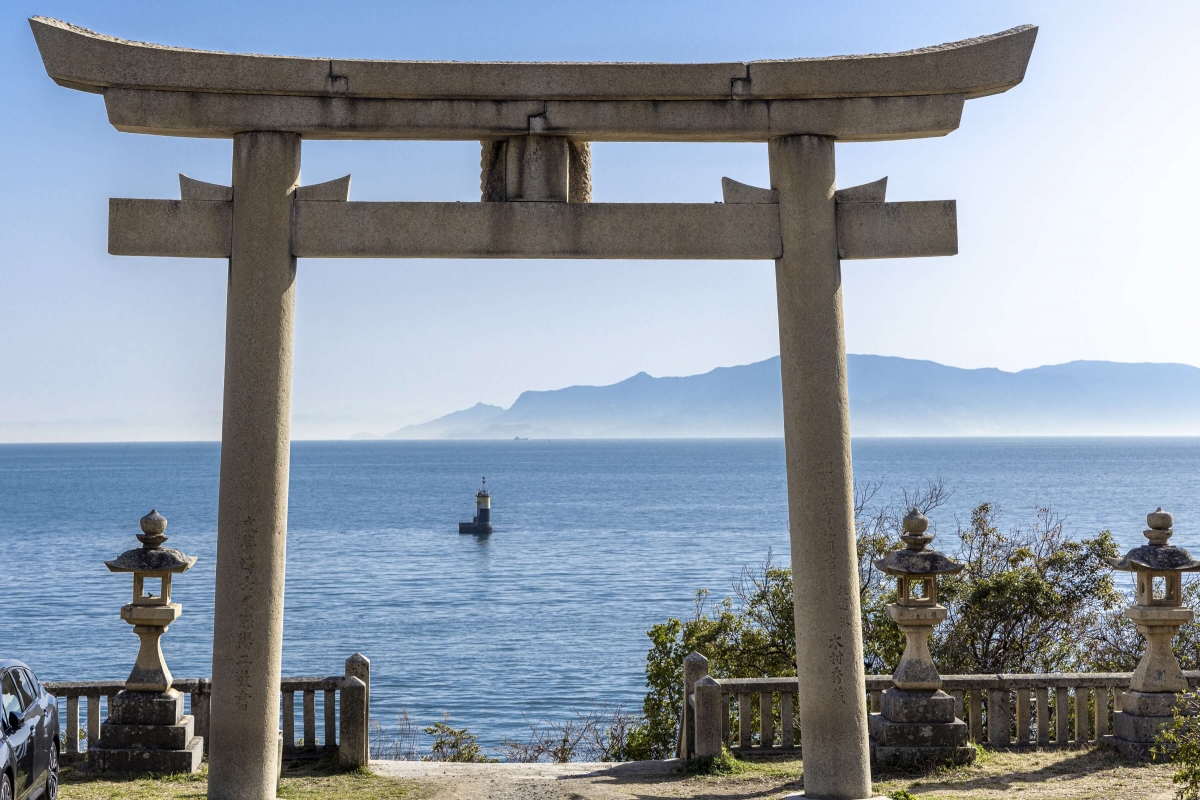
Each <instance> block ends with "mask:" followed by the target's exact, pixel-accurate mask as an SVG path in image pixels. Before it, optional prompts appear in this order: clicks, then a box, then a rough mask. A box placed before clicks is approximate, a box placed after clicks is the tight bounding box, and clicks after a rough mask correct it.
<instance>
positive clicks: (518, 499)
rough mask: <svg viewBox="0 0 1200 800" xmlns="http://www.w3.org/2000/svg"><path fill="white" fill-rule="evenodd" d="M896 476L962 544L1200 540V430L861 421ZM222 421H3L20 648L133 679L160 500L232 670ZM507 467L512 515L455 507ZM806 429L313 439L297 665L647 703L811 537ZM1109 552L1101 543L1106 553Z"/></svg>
mask: <svg viewBox="0 0 1200 800" xmlns="http://www.w3.org/2000/svg"><path fill="white" fill-rule="evenodd" d="M852 444H853V450H854V467H855V477H856V480H857V481H859V482H870V483H874V484H878V485H879V487H880V489H879V493H878V495H877V496H876V497H877V500H885V499H887V498H891V497H894V496H895V495H896V494H898V493H899V491H900V490H901V489H903V488H913V487H916V486H920V485H922V484H924V483H925V482H926V481H929V480H937V479H944V480H945V481H946V484H947V486H948V488H949V489H950V490H951V491H952V492H953V495H952V497H951V499H950V502H949V503H948V504H947V505H946V506H945V507H943V508H941V509H939V510H938V511H936V512H934V513H933V514H932V515H931V516H932V521H933V530H934V532H935V534H937V536H938V538H937V539H936V540H935V542H934V545H933V546H934V547H941V548H943V549H946V550H948V551H952V550H953V546H954V541H953V534H954V532H955V530H956V528H957V526H958V525H966V524H967V523H968V522H969V514H970V510H971V508H973V507H974V506H975V505H978V504H979V503H981V502H991V503H994V504H995V505H997V506H998V507H999V508H1000V519H1001V522H1002V525H1004V526H1006V527H1011V526H1013V525H1019V524H1021V525H1023V524H1029V523H1031V522H1032V521H1033V520H1034V519H1035V516H1036V513H1037V509H1038V508H1039V507H1042V506H1048V507H1050V508H1051V509H1053V510H1054V511H1055V512H1056V513H1058V514H1060V515H1062V517H1063V519H1064V524H1065V526H1066V529H1067V531H1068V532H1069V533H1070V535H1072V536H1076V537H1081V536H1090V535H1093V534H1095V533H1096V532H1098V531H1099V530H1102V529H1108V530H1111V531H1112V532H1113V534H1114V536H1115V537H1116V538H1117V540H1118V542H1119V543H1120V544H1121V546H1122V548H1130V547H1133V546H1136V545H1138V544H1140V543H1142V542H1143V541H1144V540H1143V538H1142V530H1143V529H1144V528H1145V515H1146V513H1147V512H1149V511H1152V510H1154V508H1155V507H1157V506H1160V505H1161V506H1162V507H1163V508H1165V509H1166V510H1168V511H1172V512H1173V513H1174V514H1175V520H1176V536H1175V539H1173V542H1172V543H1174V544H1179V545H1182V546H1185V547H1192V548H1193V549H1194V552H1195V549H1196V548H1200V537H1198V536H1197V531H1198V530H1200V437H1014V438H1000V437H945V438H940V437H939V438H932V437H922V438H898V437H886V438H866V437H856V438H855V439H854V440H853V443H852ZM219 454H220V448H219V444H218V443H216V442H175V443H84V444H65V443H51V444H0V555H2V556H3V558H0V565H2V566H0V575H2V576H3V578H4V580H5V583H6V585H7V587H8V592H9V598H10V602H9V609H8V613H7V614H6V617H5V623H4V625H3V626H2V627H0V630H3V631H4V636H3V647H2V648H0V656H5V657H16V658H21V659H23V660H25V661H27V662H29V663H30V664H31V665H32V666H33V667H34V668H35V669H36V670H37V672H38V674H39V675H40V676H41V677H42V678H43V679H44V680H99V679H106V680H111V679H123V678H124V677H125V675H127V674H128V671H129V669H130V667H131V666H132V663H133V658H134V655H135V654H136V652H137V637H136V636H135V635H134V634H133V633H132V630H131V629H130V627H129V626H128V625H127V624H125V623H124V622H122V621H121V620H120V619H119V617H118V610H119V608H120V606H121V605H122V604H123V603H125V602H127V601H128V598H129V594H130V591H131V588H130V587H131V583H132V582H131V580H130V578H129V576H127V575H117V574H110V573H109V572H108V571H107V569H106V568H105V567H104V565H103V562H104V561H105V560H107V559H111V558H113V557H115V556H116V555H118V554H119V553H121V552H122V551H124V550H127V549H130V548H132V547H136V546H138V543H137V541H136V540H135V539H134V534H135V533H137V532H138V519H139V518H140V517H141V516H142V515H144V514H145V513H147V512H148V511H149V510H150V509H151V508H156V509H157V510H158V511H159V512H160V513H162V514H163V515H164V516H165V517H167V518H168V520H169V521H170V524H169V527H168V529H167V534H168V535H169V536H170V537H171V538H170V541H169V543H168V546H171V547H177V548H178V549H180V550H182V551H184V552H185V553H187V554H189V555H195V556H198V557H199V561H198V562H197V564H196V567H195V568H194V569H193V570H191V571H189V572H188V573H186V574H184V575H181V576H179V577H178V578H177V579H176V580H175V582H174V586H173V593H174V595H175V599H176V600H177V601H178V602H180V603H182V605H183V615H182V617H181V618H180V620H179V621H178V622H176V623H175V624H174V625H172V626H171V629H170V630H169V631H168V632H167V634H166V635H165V636H164V638H163V650H164V653H165V655H166V658H167V661H168V664H169V665H170V667H171V670H172V672H173V673H174V674H175V675H176V676H177V677H180V678H184V677H202V676H208V675H209V674H210V672H211V668H210V662H211V637H212V601H213V566H214V557H215V548H216V508H217V489H218V477H219V475H218V472H219ZM484 475H486V476H487V479H488V481H487V482H488V487H489V489H490V490H491V491H492V495H493V522H494V524H495V528H496V532H495V533H494V534H493V535H492V536H490V537H487V538H477V537H474V536H469V535H460V534H458V533H457V524H458V522H460V521H463V520H469V519H470V518H471V515H472V513H473V505H474V504H473V496H474V492H475V490H476V489H477V488H478V486H479V480H480V478H481V477H482V476H484ZM785 481H786V476H785V472H784V454H783V442H782V439H779V438H762V439H703V440H696V439H663V440H645V439H641V440H612V439H599V440H536V439H535V440H530V441H512V440H507V441H505V440H491V441H398V440H317V441H312V440H310V441H296V442H293V447H292V471H291V488H290V508H289V518H288V519H289V523H288V524H289V534H288V543H287V546H288V552H287V589H286V597H285V636H284V650H283V664H284V667H283V668H284V673H285V674H287V675H313V674H337V673H340V672H341V670H342V662H343V661H344V660H345V658H346V657H347V656H349V655H350V654H351V653H353V652H356V651H361V652H362V653H364V654H366V655H367V656H368V657H369V658H370V659H371V661H372V716H373V717H375V718H378V719H379V720H380V721H381V722H382V723H383V724H384V725H385V726H389V727H390V726H394V722H395V717H396V715H397V714H398V713H400V711H401V709H407V710H408V712H409V713H410V714H411V715H412V716H413V718H414V720H415V721H416V722H417V723H418V724H419V725H428V724H431V723H432V722H435V721H438V720H440V719H441V718H442V715H443V713H449V714H450V719H451V722H452V723H453V724H455V725H456V726H466V727H468V728H469V729H470V730H471V731H472V732H473V733H476V734H478V735H479V736H480V740H481V742H482V743H483V744H484V745H485V746H488V747H494V746H496V745H498V744H499V742H500V740H501V739H503V738H504V737H506V736H520V735H521V734H522V732H523V731H524V730H525V728H524V722H523V720H522V715H523V714H524V715H526V716H528V717H529V719H531V720H535V719H538V718H543V717H552V718H559V719H562V718H564V717H567V716H569V715H571V714H572V713H573V712H572V709H574V708H586V707H588V706H589V705H590V704H592V703H625V704H626V705H627V706H628V707H630V708H632V709H635V710H636V709H639V708H640V704H641V699H642V696H643V694H644V685H643V684H644V677H643V674H642V667H643V664H644V659H645V652H646V649H647V647H648V645H649V641H648V640H647V639H646V636H645V631H646V629H647V628H649V627H650V625H652V624H654V623H657V622H662V621H664V620H665V619H667V618H668V617H671V616H676V617H679V616H687V615H690V614H692V613H693V611H694V598H695V592H696V590H697V589H701V588H707V589H709V590H711V592H712V596H713V597H714V598H720V597H724V596H726V595H727V594H728V593H729V590H730V587H731V585H732V583H733V581H735V580H736V579H737V577H738V576H739V574H740V573H741V570H742V569H743V567H745V566H747V565H750V566H754V565H758V564H761V563H762V561H763V560H764V559H765V558H766V557H767V556H768V553H771V554H772V555H773V557H774V558H775V559H777V560H778V561H780V562H782V563H785V564H786V563H787V561H788V558H789V549H788V548H789V545H788V534H787V509H786V490H785ZM1097 568H1098V569H1100V568H1103V567H1102V566H1101V565H1097Z"/></svg>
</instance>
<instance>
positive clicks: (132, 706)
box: [88, 510, 204, 774]
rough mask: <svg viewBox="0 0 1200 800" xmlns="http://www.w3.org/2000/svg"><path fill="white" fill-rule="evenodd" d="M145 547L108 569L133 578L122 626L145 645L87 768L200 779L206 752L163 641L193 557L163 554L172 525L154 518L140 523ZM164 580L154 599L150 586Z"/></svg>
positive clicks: (112, 705) (155, 515)
mask: <svg viewBox="0 0 1200 800" xmlns="http://www.w3.org/2000/svg"><path fill="white" fill-rule="evenodd" d="M141 528H142V532H141V533H140V534H139V535H138V537H137V538H138V541H140V542H141V543H142V546H141V547H139V548H135V549H133V550H126V551H125V552H124V553H122V554H121V555H120V556H118V557H117V558H116V559H115V560H113V561H106V562H104V564H105V566H107V567H108V569H109V570H110V571H111V572H132V573H133V601H132V602H130V603H126V604H125V605H124V606H122V607H121V619H123V620H125V621H126V622H128V623H129V624H130V625H132V626H133V632H134V633H136V634H137V635H138V638H139V639H140V640H141V646H140V648H139V649H138V654H137V660H136V661H135V662H134V665H133V671H131V672H130V673H129V678H128V679H127V680H126V681H125V689H124V691H122V692H119V693H118V694H117V695H116V696H115V697H114V698H113V699H112V701H111V702H110V704H109V710H108V719H106V720H105V721H104V724H103V725H102V726H101V728H100V742H99V744H98V746H95V747H91V748H89V749H88V764H89V765H90V766H91V767H92V768H94V769H97V770H100V771H110V772H122V773H160V774H161V773H172V772H197V771H199V769H200V759H201V757H202V755H203V753H204V742H203V740H202V739H201V738H200V737H198V736H196V735H195V720H194V719H193V718H192V716H191V715H185V714H184V713H183V695H182V694H180V693H179V692H178V691H177V690H175V689H172V688H171V671H170V670H169V669H167V663H166V661H164V660H163V654H162V647H161V644H160V640H161V639H162V635H163V634H164V633H166V631H167V627H168V626H169V625H170V624H171V623H172V622H174V621H175V620H177V619H178V618H179V615H180V614H181V613H182V611H183V607H182V606H180V605H179V603H173V602H171V577H172V576H173V575H175V574H177V573H180V572H186V571H187V570H189V569H191V568H192V565H193V564H195V563H196V557H195V556H185V555H184V554H183V553H181V552H179V551H178V550H174V549H171V548H169V547H163V546H162V545H163V542H165V541H166V540H167V536H166V535H165V531H166V530H167V520H166V519H165V518H164V517H163V516H162V515H160V514H159V513H158V512H157V511H153V510H152V511H151V512H150V513H149V514H147V515H146V516H144V517H142V520H141ZM156 580H157V581H159V586H158V591H157V593H154V591H153V589H154V588H155V587H154V586H153V585H148V582H150V583H151V584H152V583H153V581H156Z"/></svg>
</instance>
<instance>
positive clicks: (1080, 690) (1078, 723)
mask: <svg viewBox="0 0 1200 800" xmlns="http://www.w3.org/2000/svg"><path fill="white" fill-rule="evenodd" d="M1089 694H1090V692H1089V691H1088V688H1087V687H1086V686H1076V687H1075V744H1087V742H1088V717H1089V716H1091V715H1090V714H1089V713H1088V695H1089Z"/></svg>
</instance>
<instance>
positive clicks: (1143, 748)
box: [1100, 735, 1162, 761]
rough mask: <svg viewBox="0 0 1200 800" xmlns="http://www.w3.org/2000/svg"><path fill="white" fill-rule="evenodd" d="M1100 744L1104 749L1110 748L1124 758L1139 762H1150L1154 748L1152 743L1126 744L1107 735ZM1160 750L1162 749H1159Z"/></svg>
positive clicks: (1115, 737)
mask: <svg viewBox="0 0 1200 800" xmlns="http://www.w3.org/2000/svg"><path fill="white" fill-rule="evenodd" d="M1100 744H1101V745H1103V746H1104V747H1109V748H1112V749H1113V750H1116V751H1117V752H1118V753H1120V754H1121V755H1123V756H1125V757H1126V758H1133V759H1138V760H1141V761H1150V760H1151V759H1152V758H1153V754H1152V753H1151V752H1150V750H1151V749H1152V748H1154V746H1155V745H1154V743H1153V742H1127V741H1125V740H1124V739H1121V738H1119V737H1117V736H1113V735H1109V736H1105V737H1103V738H1101V739H1100ZM1159 749H1160V750H1161V749H1162V748H1159Z"/></svg>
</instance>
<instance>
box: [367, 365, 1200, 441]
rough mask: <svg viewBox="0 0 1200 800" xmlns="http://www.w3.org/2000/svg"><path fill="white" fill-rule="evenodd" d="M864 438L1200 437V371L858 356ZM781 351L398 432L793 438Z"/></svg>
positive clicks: (526, 396) (855, 386)
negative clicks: (966, 365)
mask: <svg viewBox="0 0 1200 800" xmlns="http://www.w3.org/2000/svg"><path fill="white" fill-rule="evenodd" d="M846 361H847V367H848V370H849V385H850V420H851V430H852V433H853V434H854V435H856V436H1052V435H1057V436H1070V435H1096V436H1100V435H1111V436H1119V435H1177V436H1179V435H1200V368H1197V367H1193V366H1189V365H1186V364H1146V363H1143V364H1129V363H1118V362H1111V361H1072V362H1069V363H1067V364H1057V365H1053V366H1044V367H1036V368H1034V369H1027V370H1021V371H1020V372H1004V371H1002V370H998V369H990V368H989V369H960V368H958V367H948V366H945V365H943V364H938V363H936V362H933V361H918V360H913V359H907V358H894V357H890V356H871V355H850V356H847V359H846ZM782 434H783V400H782V393H781V384H780V376H779V357H778V356H776V357H774V358H769V359H767V360H766V361H759V362H756V363H754V364H747V365H744V366H737V367H720V368H717V369H714V370H712V371H710V372H706V373H703V374H701V375H689V376H686V377H666V378H655V377H652V376H650V375H647V374H646V373H644V372H640V373H638V374H637V375H634V376H633V377H631V378H628V379H626V380H623V381H621V382H619V383H615V384H612V385H609V386H569V387H567V388H565V389H556V390H552V391H540V392H524V393H522V394H521V396H520V397H518V398H517V400H516V402H514V403H513V404H512V406H511V407H509V408H507V409H502V408H500V407H499V406H489V405H485V404H483V403H478V404H476V405H475V406H473V407H471V408H469V409H464V410H462V411H456V412H454V413H452V414H447V415H446V416H444V417H440V418H438V419H436V420H432V421H430V422H426V423H422V424H420V425H409V426H407V427H405V428H401V429H400V430H397V431H394V432H392V433H390V434H388V435H387V437H386V438H389V439H511V438H513V437H516V436H521V437H534V438H559V439H569V438H679V437H739V436H745V437H750V436H781V435H782Z"/></svg>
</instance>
